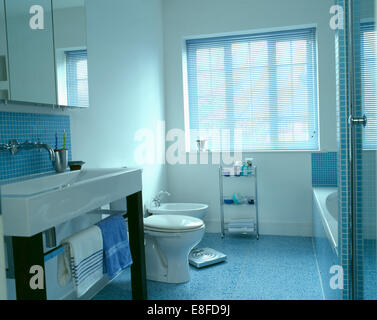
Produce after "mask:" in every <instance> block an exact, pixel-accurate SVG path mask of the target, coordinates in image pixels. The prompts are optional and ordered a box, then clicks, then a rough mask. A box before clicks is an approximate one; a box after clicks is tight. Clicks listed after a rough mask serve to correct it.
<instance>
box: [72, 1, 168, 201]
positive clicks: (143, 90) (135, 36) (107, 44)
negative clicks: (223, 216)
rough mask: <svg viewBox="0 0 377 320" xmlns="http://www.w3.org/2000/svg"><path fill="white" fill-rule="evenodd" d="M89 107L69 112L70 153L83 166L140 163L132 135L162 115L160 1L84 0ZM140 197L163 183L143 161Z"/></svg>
mask: <svg viewBox="0 0 377 320" xmlns="http://www.w3.org/2000/svg"><path fill="white" fill-rule="evenodd" d="M87 37H88V39H87V46H88V68H89V95H90V98H89V99H90V108H88V109H86V110H76V111H73V112H72V113H71V133H72V137H73V139H72V152H73V158H74V159H75V160H83V161H86V166H85V167H86V168H93V167H96V168H98V167H99V168H103V167H121V166H128V167H132V166H138V165H137V164H136V163H135V161H134V151H135V149H136V148H137V147H138V145H139V143H138V142H136V141H135V140H134V135H135V132H136V131H137V130H139V129H140V128H149V129H154V127H155V125H156V121H157V120H164V118H165V115H164V87H163V34H162V7H161V2H160V0H126V1H125V0H112V1H111V3H109V1H102V0H91V1H87ZM143 169H144V171H143V192H144V200H145V201H148V200H150V198H151V197H152V195H153V194H154V193H156V192H157V191H159V190H161V189H162V188H166V170H165V168H164V167H163V166H161V165H154V166H145V167H144V168H143Z"/></svg>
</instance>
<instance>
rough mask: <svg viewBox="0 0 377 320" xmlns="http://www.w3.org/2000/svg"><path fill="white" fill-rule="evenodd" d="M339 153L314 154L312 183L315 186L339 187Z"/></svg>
mask: <svg viewBox="0 0 377 320" xmlns="http://www.w3.org/2000/svg"><path fill="white" fill-rule="evenodd" d="M337 159H338V158H337V153H336V152H325V153H313V154H312V183H313V186H329V187H336V186H337V168H338V165H337Z"/></svg>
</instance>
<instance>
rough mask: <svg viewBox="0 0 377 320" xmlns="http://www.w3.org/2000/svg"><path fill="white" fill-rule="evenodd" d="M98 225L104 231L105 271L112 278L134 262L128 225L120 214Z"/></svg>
mask: <svg viewBox="0 0 377 320" xmlns="http://www.w3.org/2000/svg"><path fill="white" fill-rule="evenodd" d="M97 225H98V227H99V228H100V229H101V231H102V239H103V254H104V256H103V258H104V259H103V262H104V273H107V274H108V276H109V279H110V280H112V279H114V278H115V277H116V276H117V275H118V274H119V273H120V272H121V271H122V270H124V269H126V268H127V267H129V266H130V265H131V264H132V257H131V252H130V246H129V243H128V237H127V225H126V222H125V221H124V218H123V216H122V215H120V214H117V215H113V216H110V217H109V218H106V219H104V220H102V221H100V222H99V223H97Z"/></svg>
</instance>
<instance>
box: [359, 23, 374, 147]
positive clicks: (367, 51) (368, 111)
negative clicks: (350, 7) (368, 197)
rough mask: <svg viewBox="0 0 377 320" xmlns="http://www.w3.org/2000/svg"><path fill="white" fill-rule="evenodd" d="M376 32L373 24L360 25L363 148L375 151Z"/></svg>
mask: <svg viewBox="0 0 377 320" xmlns="http://www.w3.org/2000/svg"><path fill="white" fill-rule="evenodd" d="M376 45H377V43H376V30H375V27H374V23H365V24H362V25H361V92H362V107H363V112H364V114H365V115H366V116H367V118H368V125H367V126H366V127H365V129H364V130H363V148H364V149H377V137H376V132H375V130H376V127H377V111H376V102H377V100H376V71H377V70H376Z"/></svg>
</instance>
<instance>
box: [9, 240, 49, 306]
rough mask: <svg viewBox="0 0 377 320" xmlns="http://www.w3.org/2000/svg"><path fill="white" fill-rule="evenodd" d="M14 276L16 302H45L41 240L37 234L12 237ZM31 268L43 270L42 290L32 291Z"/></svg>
mask: <svg viewBox="0 0 377 320" xmlns="http://www.w3.org/2000/svg"><path fill="white" fill-rule="evenodd" d="M12 246H13V262H14V275H15V279H16V294H17V300H46V299H47V294H46V277H45V265H44V256H43V238H42V233H39V234H37V235H35V236H33V237H30V238H23V237H12ZM32 266H40V267H42V268H43V289H32V288H31V286H30V280H31V278H32V277H33V276H34V275H35V274H33V273H30V269H31V267H32Z"/></svg>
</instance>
